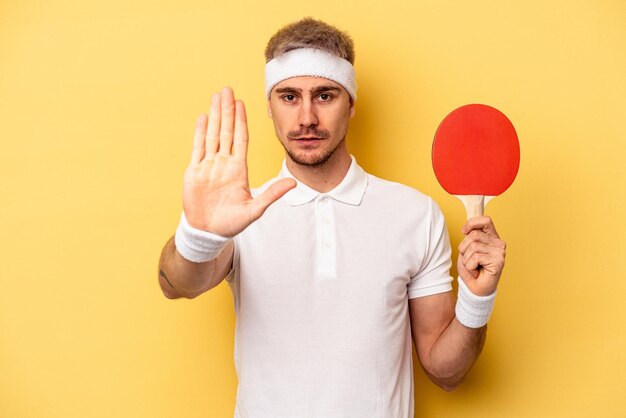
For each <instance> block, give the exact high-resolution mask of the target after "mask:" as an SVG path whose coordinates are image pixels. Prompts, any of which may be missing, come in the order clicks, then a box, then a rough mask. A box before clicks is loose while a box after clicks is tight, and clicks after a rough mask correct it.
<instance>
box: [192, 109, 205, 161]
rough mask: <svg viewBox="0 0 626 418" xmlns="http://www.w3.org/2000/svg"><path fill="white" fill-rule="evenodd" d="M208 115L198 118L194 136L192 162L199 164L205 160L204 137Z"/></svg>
mask: <svg viewBox="0 0 626 418" xmlns="http://www.w3.org/2000/svg"><path fill="white" fill-rule="evenodd" d="M207 120H208V118H207V115H205V114H204V113H203V114H201V115H200V116H198V120H197V121H196V130H195V132H194V135H193V149H192V150H191V162H192V163H196V164H197V163H199V162H200V161H202V158H204V137H205V136H206V125H207Z"/></svg>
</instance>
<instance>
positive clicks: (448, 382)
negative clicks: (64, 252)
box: [426, 372, 465, 392]
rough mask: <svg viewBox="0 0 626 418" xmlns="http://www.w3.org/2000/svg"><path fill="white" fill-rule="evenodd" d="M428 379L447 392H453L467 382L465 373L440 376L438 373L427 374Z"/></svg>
mask: <svg viewBox="0 0 626 418" xmlns="http://www.w3.org/2000/svg"><path fill="white" fill-rule="evenodd" d="M426 374H427V375H428V378H429V379H430V380H431V381H432V382H433V383H434V384H436V385H437V386H439V387H440V388H441V389H443V390H445V391H446V392H452V391H454V390H455V389H456V388H458V387H459V386H461V384H462V383H463V382H464V381H465V373H463V374H461V373H457V374H443V373H442V374H438V373H430V372H427V373H426Z"/></svg>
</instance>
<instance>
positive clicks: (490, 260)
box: [463, 253, 504, 275]
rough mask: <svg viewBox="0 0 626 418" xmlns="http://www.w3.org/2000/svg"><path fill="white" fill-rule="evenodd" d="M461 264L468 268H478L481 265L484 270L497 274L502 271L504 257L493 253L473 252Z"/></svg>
mask: <svg viewBox="0 0 626 418" xmlns="http://www.w3.org/2000/svg"><path fill="white" fill-rule="evenodd" d="M463 264H464V265H465V268H466V269H468V270H478V268H479V267H482V268H483V270H486V271H487V272H489V273H490V274H493V275H497V274H499V272H500V271H502V267H503V266H504V258H502V257H500V256H497V255H495V254H486V253H474V255H472V256H471V257H470V258H469V260H467V261H466V262H465V263H463Z"/></svg>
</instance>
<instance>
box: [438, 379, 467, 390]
mask: <svg viewBox="0 0 626 418" xmlns="http://www.w3.org/2000/svg"><path fill="white" fill-rule="evenodd" d="M461 383H463V379H460V380H446V381H439V382H437V381H435V384H436V385H437V386H439V387H440V388H441V389H443V390H445V391H446V392H452V391H454V390H455V389H456V388H458V387H459V386H461Z"/></svg>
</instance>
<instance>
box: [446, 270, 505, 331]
mask: <svg viewBox="0 0 626 418" xmlns="http://www.w3.org/2000/svg"><path fill="white" fill-rule="evenodd" d="M458 281H459V294H458V296H457V299H456V309H455V313H456V319H458V320H459V322H460V323H461V324H463V325H465V326H466V327H468V328H481V327H483V326H484V325H485V324H486V323H487V321H489V317H490V316H491V311H492V310H493V304H494V302H495V300H496V293H497V290H496V291H494V292H493V293H492V294H490V295H487V296H476V295H475V294H473V293H472V292H471V291H470V290H469V289H468V287H467V285H466V284H465V282H464V281H463V279H461V278H460V277H459V280H458Z"/></svg>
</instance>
